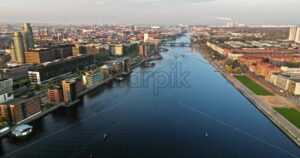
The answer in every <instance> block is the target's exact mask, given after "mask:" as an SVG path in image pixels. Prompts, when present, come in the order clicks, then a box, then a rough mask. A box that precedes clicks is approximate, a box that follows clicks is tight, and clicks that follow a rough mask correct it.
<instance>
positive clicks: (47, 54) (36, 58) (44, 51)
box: [25, 48, 56, 64]
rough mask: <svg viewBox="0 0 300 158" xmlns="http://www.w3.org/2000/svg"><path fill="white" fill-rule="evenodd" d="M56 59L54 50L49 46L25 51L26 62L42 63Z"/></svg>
mask: <svg viewBox="0 0 300 158" xmlns="http://www.w3.org/2000/svg"><path fill="white" fill-rule="evenodd" d="M55 59H56V57H55V53H54V51H53V50H51V49H48V48H37V49H32V50H30V51H29V52H25V61H26V64H41V63H44V62H48V61H53V60H55Z"/></svg>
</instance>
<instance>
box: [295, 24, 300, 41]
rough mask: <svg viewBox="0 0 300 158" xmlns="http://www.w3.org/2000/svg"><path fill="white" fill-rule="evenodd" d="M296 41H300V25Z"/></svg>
mask: <svg viewBox="0 0 300 158" xmlns="http://www.w3.org/2000/svg"><path fill="white" fill-rule="evenodd" d="M295 42H296V43H300V27H297V33H296V38H295Z"/></svg>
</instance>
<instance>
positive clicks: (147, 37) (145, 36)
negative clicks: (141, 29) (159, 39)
mask: <svg viewBox="0 0 300 158" xmlns="http://www.w3.org/2000/svg"><path fill="white" fill-rule="evenodd" d="M148 39H149V34H148V33H145V34H144V42H146V41H147V40H148Z"/></svg>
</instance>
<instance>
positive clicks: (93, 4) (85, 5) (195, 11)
mask: <svg viewBox="0 0 300 158" xmlns="http://www.w3.org/2000/svg"><path fill="white" fill-rule="evenodd" d="M0 4H1V5H0V22H1V23H16V22H31V23H63V24H101V23H124V24H129V23H133V24H181V23H183V24H186V23H187V24H225V23H226V21H223V20H220V19H222V17H223V18H232V19H234V20H235V21H239V22H241V23H245V24H247V25H262V24H280V25H281V24H282V25H284V24H292V25H300V11H299V10H298V9H300V1H299V0H0ZM220 17H221V18H220Z"/></svg>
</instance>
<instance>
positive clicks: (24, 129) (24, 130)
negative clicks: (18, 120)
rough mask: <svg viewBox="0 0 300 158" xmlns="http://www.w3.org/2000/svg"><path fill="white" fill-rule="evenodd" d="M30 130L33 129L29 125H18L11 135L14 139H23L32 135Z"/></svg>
mask: <svg viewBox="0 0 300 158" xmlns="http://www.w3.org/2000/svg"><path fill="white" fill-rule="evenodd" d="M32 129H33V127H32V126H30V125H20V126H17V127H16V128H15V129H14V130H13V131H12V132H11V134H12V135H13V136H14V137H24V136H27V135H29V134H30V133H32Z"/></svg>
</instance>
